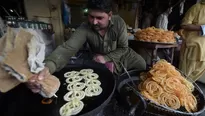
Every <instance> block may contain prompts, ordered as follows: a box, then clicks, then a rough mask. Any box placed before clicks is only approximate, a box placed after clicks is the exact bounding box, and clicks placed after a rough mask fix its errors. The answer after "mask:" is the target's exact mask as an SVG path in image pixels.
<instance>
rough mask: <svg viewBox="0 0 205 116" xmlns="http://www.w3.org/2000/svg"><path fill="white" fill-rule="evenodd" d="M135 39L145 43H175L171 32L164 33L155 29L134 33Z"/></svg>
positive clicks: (150, 28) (149, 28)
mask: <svg viewBox="0 0 205 116" xmlns="http://www.w3.org/2000/svg"><path fill="white" fill-rule="evenodd" d="M135 37H136V38H135V39H136V40H140V41H146V42H162V43H175V42H176V40H175V37H174V32H173V31H165V30H162V29H158V28H155V27H148V28H146V29H142V30H139V31H137V32H136V33H135Z"/></svg>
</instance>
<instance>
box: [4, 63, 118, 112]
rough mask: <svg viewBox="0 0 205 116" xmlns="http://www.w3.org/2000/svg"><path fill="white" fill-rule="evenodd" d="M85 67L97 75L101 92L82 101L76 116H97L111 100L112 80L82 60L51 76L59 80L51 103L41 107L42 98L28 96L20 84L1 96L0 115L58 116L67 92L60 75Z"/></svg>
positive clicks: (101, 69)
mask: <svg viewBox="0 0 205 116" xmlns="http://www.w3.org/2000/svg"><path fill="white" fill-rule="evenodd" d="M85 68H92V69H93V70H94V72H95V73H97V74H99V80H100V81H101V87H102V88H103V92H102V93H101V94H100V95H99V96H97V97H91V98H84V100H83V102H84V104H85V106H84V108H83V110H82V111H81V112H80V113H79V114H78V115H80V116H95V115H97V114H98V113H99V112H100V111H102V110H103V108H104V107H105V106H106V105H107V104H108V102H109V101H110V100H111V97H112V95H113V93H114V90H115V85H116V83H115V79H114V77H113V75H112V73H110V72H109V70H108V69H107V68H106V67H105V66H104V65H102V64H98V63H94V62H91V61H83V63H80V64H74V65H68V66H66V67H65V68H63V69H62V70H60V71H59V72H56V73H55V74H54V75H55V76H57V77H58V78H59V79H60V81H61V87H60V89H59V91H58V92H57V93H56V95H57V96H58V98H57V99H56V98H55V99H54V101H53V102H52V104H49V105H45V104H44V105H43V104H41V100H42V99H43V98H42V97H41V96H40V95H39V94H34V93H32V92H31V91H30V90H29V89H28V88H27V87H26V86H25V85H24V84H21V85H19V86H18V87H16V88H15V89H13V90H11V91H9V92H8V93H6V94H3V95H1V97H0V116H60V115H59V109H60V107H61V106H62V105H63V104H65V103H66V102H65V101H64V100H63V96H64V95H65V93H67V90H66V87H67V85H66V83H65V78H64V76H63V74H64V73H65V72H67V71H71V70H81V69H85Z"/></svg>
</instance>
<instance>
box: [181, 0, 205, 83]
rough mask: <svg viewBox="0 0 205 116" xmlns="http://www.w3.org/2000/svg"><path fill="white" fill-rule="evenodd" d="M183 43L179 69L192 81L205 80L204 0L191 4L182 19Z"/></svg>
mask: <svg viewBox="0 0 205 116" xmlns="http://www.w3.org/2000/svg"><path fill="white" fill-rule="evenodd" d="M181 26H182V29H184V31H183V32H184V33H183V38H184V40H183V44H182V47H181V53H180V64H179V69H180V70H182V71H183V72H184V73H185V74H186V75H187V76H188V77H189V78H191V79H192V80H193V81H196V80H198V79H199V78H201V80H202V81H203V82H205V77H203V75H204V74H205V35H204V33H203V32H205V29H204V27H205V0H201V2H199V3H196V4H195V5H193V6H192V7H191V8H190V9H189V10H188V11H187V13H186V14H185V17H184V18H183V21H182V24H181Z"/></svg>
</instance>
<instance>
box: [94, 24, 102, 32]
mask: <svg viewBox="0 0 205 116" xmlns="http://www.w3.org/2000/svg"><path fill="white" fill-rule="evenodd" d="M92 28H93V29H95V30H97V31H99V30H102V28H101V27H100V26H99V25H92Z"/></svg>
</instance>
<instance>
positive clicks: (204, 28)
mask: <svg viewBox="0 0 205 116" xmlns="http://www.w3.org/2000/svg"><path fill="white" fill-rule="evenodd" d="M201 29H202V33H201V35H202V36H205V25H201Z"/></svg>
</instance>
